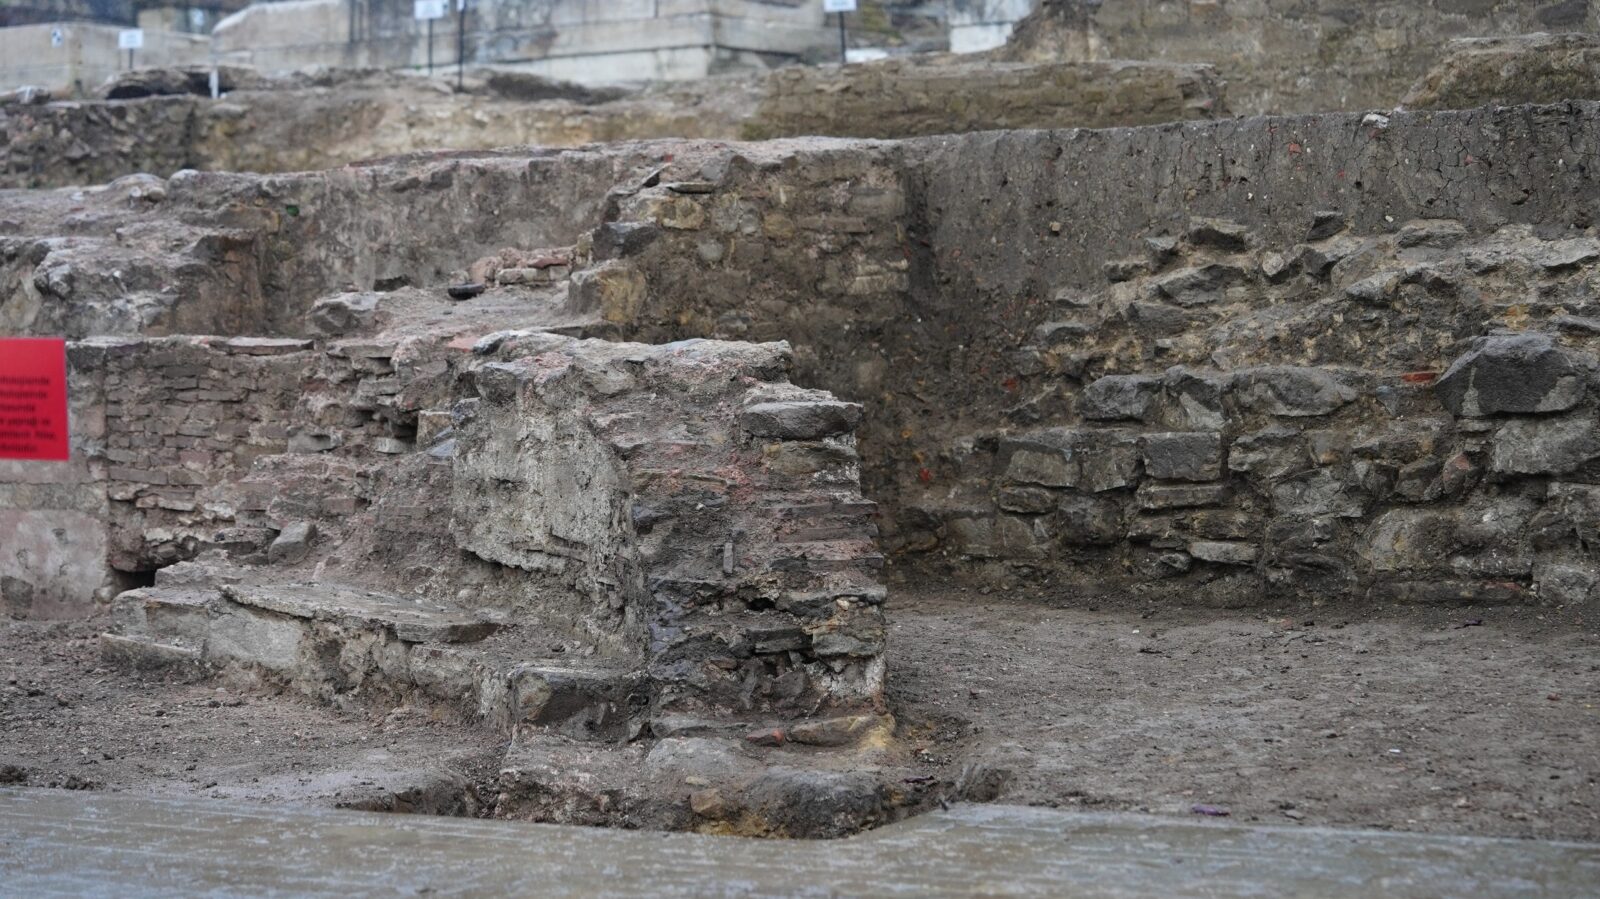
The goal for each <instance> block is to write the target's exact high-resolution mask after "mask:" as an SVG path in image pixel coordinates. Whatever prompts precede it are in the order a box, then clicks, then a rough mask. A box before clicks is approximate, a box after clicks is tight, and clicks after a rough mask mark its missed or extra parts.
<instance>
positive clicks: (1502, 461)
mask: <svg viewBox="0 0 1600 899" xmlns="http://www.w3.org/2000/svg"><path fill="white" fill-rule="evenodd" d="M1597 458H1600V425H1597V424H1596V422H1595V420H1594V419H1593V418H1590V417H1589V416H1586V415H1572V416H1565V417H1562V418H1554V419H1547V418H1518V419H1513V420H1511V421H1508V422H1506V423H1505V424H1504V425H1501V427H1500V430H1499V431H1497V432H1496V433H1495V435H1494V444H1493V446H1492V448H1491V450H1490V454H1489V467H1490V469H1491V470H1493V471H1495V472H1499V473H1501V474H1567V473H1569V472H1572V471H1576V470H1577V469H1579V468H1581V467H1583V466H1584V465H1585V464H1587V463H1589V462H1591V461H1593V460H1595V459H1597Z"/></svg>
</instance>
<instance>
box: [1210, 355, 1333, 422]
mask: <svg viewBox="0 0 1600 899" xmlns="http://www.w3.org/2000/svg"><path fill="white" fill-rule="evenodd" d="M1230 386H1231V390H1232V393H1233V396H1234V398H1235V400H1236V401H1237V402H1238V404H1239V406H1240V407H1241V408H1244V409H1247V410H1250V411H1254V412H1260V413H1264V414H1267V415H1278V416H1283V417H1287V418H1302V417H1314V416H1318V415H1327V414H1329V413H1332V412H1336V411H1338V410H1339V409H1340V408H1341V407H1343V406H1345V405H1346V404H1348V403H1350V402H1353V401H1354V400H1355V398H1356V391H1355V390H1354V389H1353V388H1351V387H1350V386H1349V385H1347V384H1345V383H1344V382H1343V380H1341V378H1339V377H1335V376H1334V374H1332V373H1331V372H1328V371H1325V370H1323V369H1318V368H1305V367H1301V366H1291V365H1271V366H1262V367H1260V368H1248V369H1244V370H1241V371H1239V372H1236V373H1235V374H1234V376H1233V380H1232V384H1231V385H1230Z"/></svg>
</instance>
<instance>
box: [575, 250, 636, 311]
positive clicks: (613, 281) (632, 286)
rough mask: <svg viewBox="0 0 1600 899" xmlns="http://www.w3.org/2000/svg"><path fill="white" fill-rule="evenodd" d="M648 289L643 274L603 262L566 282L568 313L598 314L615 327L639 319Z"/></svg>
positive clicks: (612, 262) (614, 262)
mask: <svg viewBox="0 0 1600 899" xmlns="http://www.w3.org/2000/svg"><path fill="white" fill-rule="evenodd" d="M648 289H649V286H648V284H647V283H646V282H645V277H644V274H643V273H642V272H640V271H639V270H638V269H636V268H634V267H633V266H631V265H628V264H626V263H623V262H617V261H609V262H603V263H601V264H599V265H597V266H594V267H593V268H587V269H584V270H582V271H579V272H574V273H573V275H572V279H571V280H570V281H568V282H567V311H568V312H573V313H597V314H599V316H600V317H601V318H603V319H605V320H606V321H608V322H612V323H615V324H626V323H629V322H633V321H634V320H635V319H637V318H638V316H639V313H640V312H641V311H642V310H643V308H644V302H645V299H646V296H647V292H648Z"/></svg>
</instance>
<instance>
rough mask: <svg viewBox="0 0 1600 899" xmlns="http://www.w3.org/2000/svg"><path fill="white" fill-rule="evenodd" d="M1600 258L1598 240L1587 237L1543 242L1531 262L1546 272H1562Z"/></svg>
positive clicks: (1599, 243)
mask: <svg viewBox="0 0 1600 899" xmlns="http://www.w3.org/2000/svg"><path fill="white" fill-rule="evenodd" d="M1596 259H1600V241H1596V240H1592V239H1587V238H1574V239H1572V240H1555V241H1551V242H1549V243H1547V244H1545V245H1544V246H1543V247H1541V248H1540V250H1539V252H1538V253H1536V254H1535V255H1534V257H1533V262H1534V264H1535V265H1538V266H1539V267H1540V268H1542V269H1544V270H1545V271H1548V272H1564V271H1569V270H1571V269H1575V268H1577V267H1579V266H1581V265H1585V264H1588V263H1591V262H1594V261H1595V260H1596Z"/></svg>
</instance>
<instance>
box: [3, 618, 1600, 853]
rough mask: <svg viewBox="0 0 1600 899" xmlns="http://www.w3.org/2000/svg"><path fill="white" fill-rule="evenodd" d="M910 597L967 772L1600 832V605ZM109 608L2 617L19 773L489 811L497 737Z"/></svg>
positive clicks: (1345, 823) (1345, 819) (1117, 793)
mask: <svg viewBox="0 0 1600 899" xmlns="http://www.w3.org/2000/svg"><path fill="white" fill-rule="evenodd" d="M892 619H893V625H892V627H893V631H892V633H893V644H892V649H891V660H892V661H891V665H892V668H891V678H892V683H891V694H892V698H893V701H894V703H895V708H896V713H897V715H898V716H899V719H900V721H901V731H902V738H903V739H905V740H907V741H909V742H911V743H912V744H913V745H914V746H919V747H921V748H922V749H923V751H922V753H921V758H922V759H923V761H924V763H925V764H926V766H927V776H929V777H933V778H937V779H938V780H939V781H943V782H946V783H949V784H951V786H950V787H949V788H948V792H951V793H954V792H956V791H957V788H956V786H955V785H956V784H959V785H960V787H959V789H960V791H961V792H964V793H965V794H966V795H979V796H984V795H988V796H993V797H994V798H995V799H997V800H998V801H1003V802H1016V803H1028V804H1045V805H1055V806H1060V807H1063V808H1073V807H1081V808H1094V809H1113V810H1133V811H1148V812H1152V813H1156V814H1173V815H1182V816H1194V815H1196V814H1204V813H1219V812H1223V811H1226V812H1227V813H1228V814H1229V815H1230V817H1231V818H1232V819H1233V820H1237V821H1255V822H1262V823H1271V824H1288V825H1295V824H1299V825H1321V826H1341V827H1377V828H1392V829H1397V830H1416V831H1428V832H1436V833H1459V834H1481V835H1494V836H1510V837H1538V838H1546V839H1552V838H1562V839H1577V840H1600V786H1597V783H1596V779H1597V777H1600V750H1597V748H1596V747H1600V708H1597V706H1600V633H1597V630H1600V613H1597V612H1590V613H1588V615H1587V617H1586V616H1585V614H1584V613H1581V612H1574V611H1570V610H1567V611H1559V610H1548V609H1538V608H1532V607H1529V608H1514V609H1513V608H1480V609H1471V608H1440V609H1421V610H1418V609H1393V608H1388V609H1375V608H1366V609H1346V610H1344V611H1342V612H1341V611H1334V610H1329V609H1317V608H1311V607H1306V608H1289V609H1280V610H1274V611H1272V612H1270V613H1268V612H1225V611H1216V610H1181V609H1171V608H1162V609H1156V608H1140V607H1139V606H1138V605H1137V604H1128V603H1124V604H1115V603H1109V604H1107V605H1106V606H1105V607H1101V608H1095V609H1085V608H1083V607H1082V606H1081V604H1080V605H1078V607H1068V606H1067V605H1065V604H1064V603H1062V604H1056V603H1052V602H1051V601H1050V600H1049V598H1048V597H1044V598H1040V597H1032V598H1019V597H1016V596H1001V595H999V594H991V595H984V594H981V593H978V592H975V591H966V590H958V589H952V588H948V587H938V588H902V589H900V590H898V591H896V593H895V594H894V607H893V616H892ZM100 630H101V626H100V624H99V623H98V622H87V623H74V624H41V623H25V622H6V623H3V624H0V781H6V780H9V781H12V782H17V781H22V782H26V783H28V784H33V785H38V786H55V787H68V788H78V789H84V788H90V789H107V790H122V791H132V792H143V793H153V794H163V795H198V796H216V797H224V798H237V799H241V800H253V801H280V802H282V801H311V802H317V803H319V804H327V803H332V804H340V805H349V806H355V807H362V808H394V809H397V810H410V811H426V812H436V813H450V814H489V813H491V812H492V809H490V808H489V807H488V801H486V800H485V799H483V798H482V797H492V795H493V793H492V790H490V789H489V782H490V781H491V780H492V778H493V775H494V771H495V768H496V766H497V764H498V761H499V758H500V755H499V753H500V752H501V750H502V749H503V745H502V744H501V743H500V742H499V740H498V739H497V738H496V737H494V736H491V735H488V734H486V733H481V732H476V733H475V732H472V731H470V730H463V729H462V728H460V727H459V726H453V725H449V724H446V723H443V722H434V721H430V720H428V719H427V718H425V717H424V716H421V715H418V714H414V713H409V712H407V711H405V710H402V711H400V712H397V713H395V714H391V715H388V716H386V717H383V718H377V717H368V716H366V715H362V714H352V713H341V712H337V711H335V710H332V709H328V708H325V707H321V706H317V705H315V704H312V703H310V702H309V701H306V700H302V699H300V698H297V697H294V696H284V695H279V696H273V695H266V694H262V693H242V692H238V691H235V690H232V689H230V688H227V687H221V686H218V685H217V684H215V683H210V682H193V681H189V682H185V681H182V680H172V679H164V678H159V677H144V678H139V677H136V676H134V675H129V674H125V673H122V672H120V671H115V670H111V669H108V668H106V667H104V666H102V664H101V662H100V660H99V656H98V649H97V642H96V636H97V634H98V633H99V631H100ZM463 734H467V736H463ZM1196 807H1199V811H1196Z"/></svg>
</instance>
